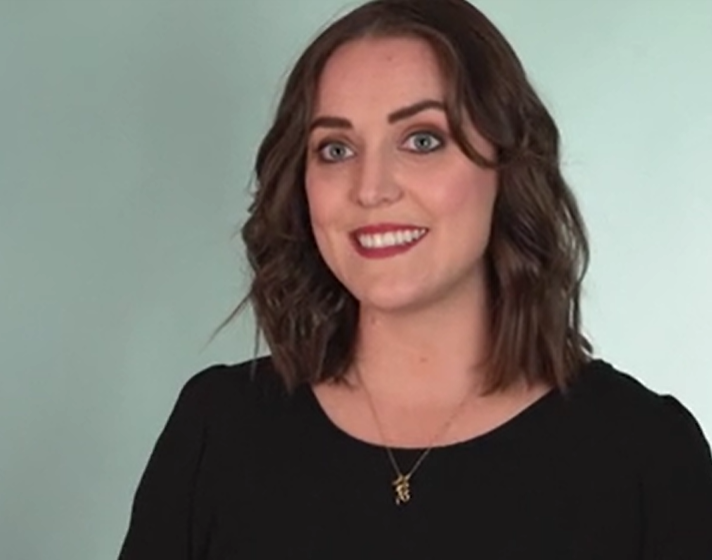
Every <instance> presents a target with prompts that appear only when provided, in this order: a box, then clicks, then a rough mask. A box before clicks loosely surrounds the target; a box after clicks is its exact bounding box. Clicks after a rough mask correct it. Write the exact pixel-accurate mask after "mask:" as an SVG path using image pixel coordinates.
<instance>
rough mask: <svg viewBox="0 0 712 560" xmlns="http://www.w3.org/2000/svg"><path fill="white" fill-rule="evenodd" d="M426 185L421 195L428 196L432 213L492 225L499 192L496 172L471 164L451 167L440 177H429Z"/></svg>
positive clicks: (459, 220) (457, 220)
mask: <svg viewBox="0 0 712 560" xmlns="http://www.w3.org/2000/svg"><path fill="white" fill-rule="evenodd" d="M427 183H428V184H427V185H423V188H422V190H421V192H425V193H427V194H428V199H429V200H430V206H431V208H432V210H433V211H434V212H436V213H437V214H438V215H439V216H440V217H443V218H446V217H449V218H452V219H453V220H454V221H456V222H460V223H462V222H468V221H476V222H479V223H482V222H487V224H489V221H490V218H491V214H492V209H493V205H494V198H495V195H496V189H497V176H496V173H495V172H494V171H491V170H483V169H480V168H479V167H473V165H472V164H471V163H470V162H469V161H468V164H466V165H452V166H449V167H448V168H447V170H446V171H443V172H442V173H440V174H439V176H437V177H436V176H431V177H429V178H428V180H427ZM462 225H464V224H462Z"/></svg>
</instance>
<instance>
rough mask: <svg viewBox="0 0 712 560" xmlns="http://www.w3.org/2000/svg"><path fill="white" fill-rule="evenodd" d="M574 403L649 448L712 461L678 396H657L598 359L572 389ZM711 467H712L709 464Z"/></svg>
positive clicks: (703, 439)
mask: <svg viewBox="0 0 712 560" xmlns="http://www.w3.org/2000/svg"><path fill="white" fill-rule="evenodd" d="M571 395H572V401H573V402H575V403H576V406H578V407H579V408H584V409H586V408H587V409H589V411H590V412H591V413H592V417H593V416H595V417H596V418H597V419H599V420H601V421H603V420H605V421H606V424H608V425H610V426H613V427H614V429H616V430H617V431H619V432H620V433H621V434H625V435H627V436H629V437H630V438H631V439H637V441H638V442H639V443H642V444H644V445H645V447H649V448H650V447H652V448H655V449H658V450H660V449H661V448H662V449H664V448H666V447H667V448H668V449H669V450H670V451H671V452H672V450H673V449H678V450H679V448H680V446H682V448H683V449H687V450H689V452H690V453H697V454H698V457H699V458H702V459H704V458H705V457H706V458H707V460H710V459H709V457H710V446H709V443H708V441H707V440H706V438H705V435H704V432H703V430H702V427H701V426H700V423H699V422H698V420H697V418H696V417H695V416H694V414H693V413H692V412H691V411H690V410H689V409H688V407H687V406H685V405H684V404H683V403H682V402H681V401H680V400H679V399H678V398H677V397H675V396H673V395H671V394H664V393H659V392H656V391H655V390H653V389H652V388H651V387H649V386H647V385H646V384H645V383H643V382H642V381H640V380H639V379H638V378H636V377H635V376H634V375H632V374H630V373H627V372H624V371H622V370H620V369H618V368H617V367H615V366H613V365H611V364H610V363H608V362H606V361H604V360H601V359H596V360H592V361H591V362H589V363H588V364H586V365H585V366H584V367H583V368H582V370H581V371H580V374H579V375H578V377H577V378H576V380H575V381H574V383H573V384H572V388H571ZM711 464H712V463H711Z"/></svg>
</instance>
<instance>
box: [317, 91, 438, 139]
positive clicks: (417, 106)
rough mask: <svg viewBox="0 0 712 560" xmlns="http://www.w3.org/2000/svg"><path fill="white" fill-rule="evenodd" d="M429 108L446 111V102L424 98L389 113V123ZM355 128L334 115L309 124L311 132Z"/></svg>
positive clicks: (318, 118) (348, 121)
mask: <svg viewBox="0 0 712 560" xmlns="http://www.w3.org/2000/svg"><path fill="white" fill-rule="evenodd" d="M428 109H439V110H440V111H445V104H444V103H443V102H442V101H437V100H436V99H424V100H423V101H418V102H417V103H413V104H412V105H408V106H407V107H403V108H401V109H397V110H395V111H393V112H392V113H389V115H388V123H389V124H394V123H396V122H398V121H402V120H405V119H408V118H410V117H412V116H415V115H417V114H418V113H421V112H423V111H427V110H428ZM319 127H323V128H353V124H351V121H350V120H348V119H345V118H343V117H332V116H329V115H324V116H321V117H317V118H316V119H314V120H313V121H312V123H311V125H310V126H309V131H310V132H311V131H312V130H314V129H315V128H319Z"/></svg>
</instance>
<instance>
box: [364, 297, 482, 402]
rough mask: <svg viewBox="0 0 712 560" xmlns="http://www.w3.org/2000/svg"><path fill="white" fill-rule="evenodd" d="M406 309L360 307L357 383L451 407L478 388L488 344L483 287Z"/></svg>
mask: <svg viewBox="0 0 712 560" xmlns="http://www.w3.org/2000/svg"><path fill="white" fill-rule="evenodd" d="M466 293H467V295H466V297H461V298H452V299H451V300H449V301H448V302H445V303H443V302H438V303H437V305H433V306H432V307H429V308H427V309H421V310H419V311H417V312H410V313H405V312H403V313H388V312H383V311H380V310H376V309H373V308H368V307H364V306H362V308H361V309H360V317H359V338H358V346H357V352H356V355H357V358H356V359H357V364H356V368H355V370H354V375H353V377H354V380H355V381H356V384H358V383H363V384H364V385H366V386H367V387H368V390H369V391H370V392H371V393H373V394H374V395H376V396H377V398H379V399H383V400H386V401H388V402H392V403H400V404H403V405H407V406H418V405H419V404H429V405H435V406H450V405H452V404H454V403H457V402H460V401H461V400H462V398H463V396H464V395H466V394H468V393H469V394H477V393H479V391H480V388H481V384H482V380H483V375H484V374H483V370H482V367H481V366H480V365H479V364H481V363H482V361H483V359H484V357H485V353H486V350H487V348H488V343H489V312H488V306H487V296H486V293H485V291H484V290H468V291H467V292H466Z"/></svg>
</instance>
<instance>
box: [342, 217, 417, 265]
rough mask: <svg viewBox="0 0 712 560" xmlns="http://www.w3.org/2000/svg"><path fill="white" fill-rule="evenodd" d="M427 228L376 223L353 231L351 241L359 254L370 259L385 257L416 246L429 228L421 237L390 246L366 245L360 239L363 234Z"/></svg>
mask: <svg viewBox="0 0 712 560" xmlns="http://www.w3.org/2000/svg"><path fill="white" fill-rule="evenodd" d="M423 229H426V228H421V227H418V226H412V225H405V224H374V225H370V226H364V227H361V228H358V229H356V230H354V231H352V232H351V236H350V237H351V241H352V243H353V245H354V248H355V249H356V252H358V254H359V255H361V256H362V257H365V258H368V259H384V258H388V257H392V256H394V255H398V254H400V253H405V252H406V251H409V250H410V249H412V248H413V247H415V246H416V245H417V244H418V243H419V242H420V241H421V240H422V239H423V238H424V237H425V236H426V235H427V233H428V231H427V229H426V231H425V233H424V234H422V235H421V236H420V237H419V238H417V239H413V240H412V241H411V242H410V243H403V244H400V245H392V246H389V247H364V246H363V245H361V242H360V241H359V236H361V235H375V234H385V233H389V232H396V231H422V230H423Z"/></svg>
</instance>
